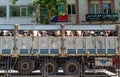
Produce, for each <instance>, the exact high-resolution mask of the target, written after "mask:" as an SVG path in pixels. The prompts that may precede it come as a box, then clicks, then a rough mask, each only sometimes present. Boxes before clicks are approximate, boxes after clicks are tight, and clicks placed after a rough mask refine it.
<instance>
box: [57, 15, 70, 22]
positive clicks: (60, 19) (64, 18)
mask: <svg viewBox="0 0 120 77" xmlns="http://www.w3.org/2000/svg"><path fill="white" fill-rule="evenodd" d="M57 21H58V22H67V21H68V15H59V16H57Z"/></svg>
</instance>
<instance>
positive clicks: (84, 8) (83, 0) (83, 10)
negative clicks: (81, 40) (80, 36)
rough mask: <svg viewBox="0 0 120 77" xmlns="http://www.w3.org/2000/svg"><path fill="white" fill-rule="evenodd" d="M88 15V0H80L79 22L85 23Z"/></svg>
mask: <svg viewBox="0 0 120 77" xmlns="http://www.w3.org/2000/svg"><path fill="white" fill-rule="evenodd" d="M86 14H88V0H79V18H80V19H79V20H80V21H79V22H80V23H81V21H85V18H86V17H85V16H86Z"/></svg>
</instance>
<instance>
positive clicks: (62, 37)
mask: <svg viewBox="0 0 120 77" xmlns="http://www.w3.org/2000/svg"><path fill="white" fill-rule="evenodd" d="M64 29H65V25H63V24H61V56H62V57H63V56H65V53H66V52H65V44H64V41H65V30H64Z"/></svg>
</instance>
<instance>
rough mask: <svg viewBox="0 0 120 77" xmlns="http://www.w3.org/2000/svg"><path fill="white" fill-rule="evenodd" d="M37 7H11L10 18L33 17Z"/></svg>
mask: <svg viewBox="0 0 120 77" xmlns="http://www.w3.org/2000/svg"><path fill="white" fill-rule="evenodd" d="M35 9H36V7H35V6H10V16H32V15H33V11H35Z"/></svg>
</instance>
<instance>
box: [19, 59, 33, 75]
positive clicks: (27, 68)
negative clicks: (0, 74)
mask: <svg viewBox="0 0 120 77" xmlns="http://www.w3.org/2000/svg"><path fill="white" fill-rule="evenodd" d="M34 69H35V63H34V61H33V60H31V59H28V58H23V59H19V60H18V62H17V70H18V71H19V74H21V75H28V74H31V73H32V71H33V70H34Z"/></svg>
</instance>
